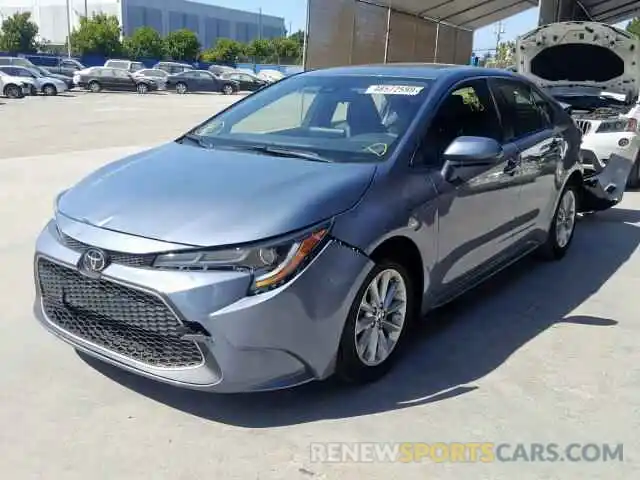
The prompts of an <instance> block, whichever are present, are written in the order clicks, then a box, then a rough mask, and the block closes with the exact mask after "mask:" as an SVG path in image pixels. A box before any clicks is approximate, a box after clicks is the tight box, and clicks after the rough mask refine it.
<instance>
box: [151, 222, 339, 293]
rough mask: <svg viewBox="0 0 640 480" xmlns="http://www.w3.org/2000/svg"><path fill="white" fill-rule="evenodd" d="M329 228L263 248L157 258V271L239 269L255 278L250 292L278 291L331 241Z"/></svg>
mask: <svg viewBox="0 0 640 480" xmlns="http://www.w3.org/2000/svg"><path fill="white" fill-rule="evenodd" d="M329 228H330V225H328V224H327V225H323V226H321V227H317V228H314V229H312V230H308V231H306V232H305V233H303V234H300V235H296V236H294V237H290V238H287V239H284V240H278V241H275V242H269V243H265V244H262V245H255V246H249V247H237V248H227V249H208V250H197V251H187V252H175V253H167V254H162V255H158V256H157V257H156V259H155V261H154V263H153V266H154V267H155V268H161V269H169V270H189V271H209V270H240V271H248V272H251V274H252V275H253V282H252V288H251V293H260V292H263V291H266V290H270V289H272V288H276V287H278V286H280V285H282V284H284V283H286V282H287V281H289V280H290V279H291V278H292V277H293V276H295V275H296V274H297V273H298V272H299V271H300V270H301V269H302V268H304V267H305V266H306V265H307V264H308V263H309V262H310V261H311V260H312V259H313V257H314V255H315V254H316V253H317V252H318V251H319V250H320V248H321V246H322V245H324V243H325V242H326V241H327V239H328V233H329Z"/></svg>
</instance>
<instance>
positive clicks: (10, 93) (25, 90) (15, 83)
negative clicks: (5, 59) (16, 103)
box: [0, 70, 33, 98]
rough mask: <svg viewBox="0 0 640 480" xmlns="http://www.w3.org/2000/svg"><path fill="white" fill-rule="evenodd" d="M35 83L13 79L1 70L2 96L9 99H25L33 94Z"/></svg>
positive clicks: (0, 86) (0, 87) (0, 92)
mask: <svg viewBox="0 0 640 480" xmlns="http://www.w3.org/2000/svg"><path fill="white" fill-rule="evenodd" d="M32 87H33V83H31V82H29V81H27V80H25V79H24V78H18V77H13V76H11V75H8V74H6V73H4V72H3V71H1V70H0V95H2V96H4V97H7V98H23V97H24V96H25V95H30V94H31V89H32Z"/></svg>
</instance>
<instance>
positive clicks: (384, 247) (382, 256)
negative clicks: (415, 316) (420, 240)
mask: <svg viewBox="0 0 640 480" xmlns="http://www.w3.org/2000/svg"><path fill="white" fill-rule="evenodd" d="M369 257H370V258H371V260H373V261H374V262H376V263H378V262H380V261H382V260H392V261H394V262H397V263H399V264H400V265H402V266H403V267H405V268H406V269H407V271H408V272H409V275H411V280H412V281H413V287H414V295H415V305H416V311H417V312H418V313H419V312H420V311H421V309H422V297H423V294H424V286H425V285H424V280H425V278H424V263H423V260H422V255H421V254H420V249H419V248H418V246H417V245H416V244H415V242H414V241H413V240H411V239H410V238H408V237H405V236H402V235H395V236H393V237H389V238H387V239H385V240H384V241H382V242H381V243H380V244H379V245H377V246H376V247H375V248H374V249H373V251H372V252H371V253H370V255H369Z"/></svg>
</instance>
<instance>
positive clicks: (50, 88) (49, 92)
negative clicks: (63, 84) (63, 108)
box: [42, 83, 58, 97]
mask: <svg viewBox="0 0 640 480" xmlns="http://www.w3.org/2000/svg"><path fill="white" fill-rule="evenodd" d="M42 93H44V94H45V95H46V96H47V97H53V96H55V95H57V94H58V89H57V88H56V86H55V85H51V84H50V83H47V84H46V85H45V86H44V87H42Z"/></svg>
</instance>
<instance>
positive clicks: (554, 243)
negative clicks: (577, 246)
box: [536, 184, 579, 261]
mask: <svg viewBox="0 0 640 480" xmlns="http://www.w3.org/2000/svg"><path fill="white" fill-rule="evenodd" d="M567 196H573V200H572V201H571V200H569V199H567ZM565 200H566V201H567V202H569V203H571V202H572V203H573V208H572V209H571V211H569V212H568V211H567V205H568V204H567V203H565ZM578 201H579V197H578V191H577V189H576V187H575V186H574V185H572V184H569V185H567V186H566V187H565V188H564V190H563V192H562V195H561V196H560V200H559V201H558V205H557V206H556V211H555V213H554V214H553V219H552V220H551V225H550V226H549V232H548V235H547V240H546V242H545V243H544V244H542V245H541V246H540V248H539V249H538V250H537V252H536V253H537V256H538V258H540V259H541V260H547V261H553V260H560V259H561V258H563V257H564V256H565V255H566V254H567V251H568V250H569V247H570V246H571V243H572V241H573V235H574V233H575V226H576V220H577V212H578V207H579V205H578ZM559 217H560V221H559ZM568 225H570V231H569V233H568V237H567V234H566V231H565V230H564V229H565V227H567V228H568ZM563 238H564V240H562V239H563Z"/></svg>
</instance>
